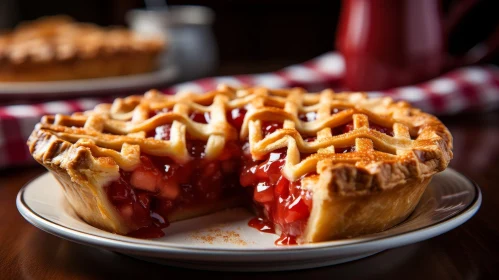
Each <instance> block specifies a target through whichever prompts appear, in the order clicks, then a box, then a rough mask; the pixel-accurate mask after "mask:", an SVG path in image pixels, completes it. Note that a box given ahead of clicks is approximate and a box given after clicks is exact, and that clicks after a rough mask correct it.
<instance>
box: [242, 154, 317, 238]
mask: <svg viewBox="0 0 499 280" xmlns="http://www.w3.org/2000/svg"><path fill="white" fill-rule="evenodd" d="M285 158H286V152H285V150H284V149H282V150H278V151H274V152H272V153H270V154H269V156H268V158H267V159H266V160H265V161H263V162H261V161H259V162H255V161H252V160H251V159H250V158H246V160H245V163H244V165H243V168H242V171H241V177H240V183H241V185H242V186H243V187H252V188H253V201H254V202H255V204H256V206H257V208H258V210H259V212H260V215H259V217H258V218H254V219H252V220H251V221H250V222H249V225H250V226H252V227H255V228H257V229H259V230H261V231H264V232H274V227H277V228H278V230H279V231H280V232H281V237H280V238H279V239H278V240H277V241H276V245H290V244H296V238H297V237H299V236H300V235H302V233H303V231H304V229H305V226H306V224H307V221H308V217H309V216H310V210H311V208H312V197H311V192H310V191H307V190H303V189H302V188H301V185H300V181H297V182H290V181H289V180H288V179H286V178H285V177H284V176H283V175H282V173H281V170H282V167H283V165H284V162H285Z"/></svg>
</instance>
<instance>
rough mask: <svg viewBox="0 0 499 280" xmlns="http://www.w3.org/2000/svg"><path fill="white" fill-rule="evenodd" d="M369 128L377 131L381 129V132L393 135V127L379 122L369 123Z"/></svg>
mask: <svg viewBox="0 0 499 280" xmlns="http://www.w3.org/2000/svg"><path fill="white" fill-rule="evenodd" d="M369 128H370V129H374V130H377V131H379V132H381V133H384V134H386V135H390V136H392V137H393V128H389V127H384V126H381V125H377V124H374V123H369Z"/></svg>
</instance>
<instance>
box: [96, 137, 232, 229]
mask: <svg viewBox="0 0 499 280" xmlns="http://www.w3.org/2000/svg"><path fill="white" fill-rule="evenodd" d="M204 148H205V143H204V142H201V141H189V142H188V150H189V153H190V154H191V156H193V157H195V158H197V159H196V160H192V161H190V162H188V163H187V164H178V163H176V162H175V161H173V160H171V159H170V158H167V157H153V156H147V155H141V157H140V161H141V164H140V166H139V167H137V168H136V169H135V170H133V171H131V172H126V171H123V170H121V171H120V174H121V176H120V178H119V179H118V180H117V181H115V182H113V183H111V184H110V185H109V186H107V187H106V188H105V189H106V192H107V195H108V198H109V200H110V201H111V203H112V204H113V205H114V206H115V207H116V209H117V210H118V211H119V213H120V214H121V216H122V217H123V219H124V220H125V222H126V223H127V224H128V225H129V227H130V228H132V229H135V230H134V231H132V232H131V233H129V235H130V236H134V237H143V238H153V237H161V236H163V232H162V231H161V230H160V229H161V228H163V227H165V226H167V225H168V216H169V215H170V214H171V213H173V211H175V210H176V209H179V208H189V207H191V206H192V207H194V206H199V205H202V204H203V203H209V202H210V201H213V200H217V199H220V198H223V197H225V196H228V195H231V194H233V192H234V191H237V188H236V186H237V184H236V183H237V174H238V170H239V165H238V164H239V162H240V156H241V151H240V149H239V146H238V145H237V144H236V143H232V142H229V143H227V144H226V147H225V149H224V151H223V152H222V155H221V158H223V162H222V161H221V160H215V161H208V160H206V159H204Z"/></svg>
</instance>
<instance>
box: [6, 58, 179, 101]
mask: <svg viewBox="0 0 499 280" xmlns="http://www.w3.org/2000/svg"><path fill="white" fill-rule="evenodd" d="M179 74H180V72H179V69H178V66H177V65H175V64H169V65H164V66H161V67H160V68H159V69H156V70H155V71H151V72H147V73H139V74H132V75H124V76H113V77H102V78H90V79H79V80H78V79H77V80H61V81H38V82H37V81H33V82H0V97H1V98H9V97H16V98H19V96H23V97H35V96H37V97H44V96H50V97H53V96H67V95H71V94H76V93H79V94H84V95H99V94H100V95H102V94H108V93H113V92H119V91H126V90H134V89H140V88H147V87H151V86H158V85H160V84H167V83H173V82H175V80H176V79H177V78H178V77H179ZM129 79H134V80H137V79H138V80H139V82H138V83H137V81H135V83H132V82H128V83H125V85H122V83H123V81H128V80H129ZM149 85H151V86H149Z"/></svg>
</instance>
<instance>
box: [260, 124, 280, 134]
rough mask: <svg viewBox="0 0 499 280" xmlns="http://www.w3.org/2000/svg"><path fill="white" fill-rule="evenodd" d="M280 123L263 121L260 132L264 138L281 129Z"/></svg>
mask: <svg viewBox="0 0 499 280" xmlns="http://www.w3.org/2000/svg"><path fill="white" fill-rule="evenodd" d="M282 125H283V124H282V123H280V122H273V121H263V122H262V132H263V135H264V137H265V136H267V135H269V134H272V133H274V132H275V131H276V130H278V129H281V128H282Z"/></svg>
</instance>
